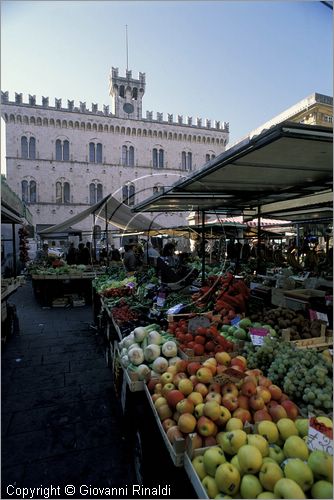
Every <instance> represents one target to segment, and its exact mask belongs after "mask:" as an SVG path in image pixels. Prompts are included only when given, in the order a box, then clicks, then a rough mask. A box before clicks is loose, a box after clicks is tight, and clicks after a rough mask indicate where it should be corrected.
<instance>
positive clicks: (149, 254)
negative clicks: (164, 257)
mask: <svg viewBox="0 0 334 500" xmlns="http://www.w3.org/2000/svg"><path fill="white" fill-rule="evenodd" d="M158 257H160V253H159V252H158V250H156V249H155V248H154V247H153V245H152V243H151V242H150V241H148V242H147V244H146V248H144V254H143V263H144V264H152V265H153V266H156V265H157V260H158Z"/></svg>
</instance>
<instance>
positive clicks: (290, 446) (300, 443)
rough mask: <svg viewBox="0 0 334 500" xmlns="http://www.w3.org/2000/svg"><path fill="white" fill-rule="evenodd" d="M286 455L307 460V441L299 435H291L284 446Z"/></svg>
mask: <svg viewBox="0 0 334 500" xmlns="http://www.w3.org/2000/svg"><path fill="white" fill-rule="evenodd" d="M283 451H284V455H285V456H286V458H300V459H301V460H307V459H308V456H309V451H308V447H307V446H306V443H305V441H304V440H303V439H302V438H301V437H299V436H290V437H288V439H287V440H286V441H285V443H284V446H283Z"/></svg>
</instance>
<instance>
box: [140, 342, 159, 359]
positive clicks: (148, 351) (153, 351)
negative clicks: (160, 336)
mask: <svg viewBox="0 0 334 500" xmlns="http://www.w3.org/2000/svg"><path fill="white" fill-rule="evenodd" d="M158 356H160V347H159V346H158V345H156V344H150V345H148V346H147V347H145V349H144V357H145V360H146V361H147V362H148V363H151V362H152V361H154V360H155V359H156V358H157V357H158Z"/></svg>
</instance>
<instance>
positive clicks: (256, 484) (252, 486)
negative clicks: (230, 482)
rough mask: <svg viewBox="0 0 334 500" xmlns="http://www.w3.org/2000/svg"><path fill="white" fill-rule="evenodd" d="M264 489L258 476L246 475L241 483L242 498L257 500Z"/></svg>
mask: <svg viewBox="0 0 334 500" xmlns="http://www.w3.org/2000/svg"><path fill="white" fill-rule="evenodd" d="M262 491H263V488H262V485H261V483H260V481H259V480H258V478H257V477H256V476H253V474H245V475H244V476H243V478H242V479H241V483H240V494H241V497H242V498H256V497H257V496H258V495H259V494H260V493H262Z"/></svg>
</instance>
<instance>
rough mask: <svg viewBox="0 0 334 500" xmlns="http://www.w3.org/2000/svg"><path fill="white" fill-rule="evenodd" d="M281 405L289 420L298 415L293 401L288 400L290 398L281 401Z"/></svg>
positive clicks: (294, 418)
mask: <svg viewBox="0 0 334 500" xmlns="http://www.w3.org/2000/svg"><path fill="white" fill-rule="evenodd" d="M281 405H282V406H283V408H284V409H285V411H286V413H287V415H288V418H291V420H296V418H297V417H298V415H299V411H298V407H297V405H296V404H295V403H294V402H293V401H290V399H286V400H284V401H282V403H281Z"/></svg>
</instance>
